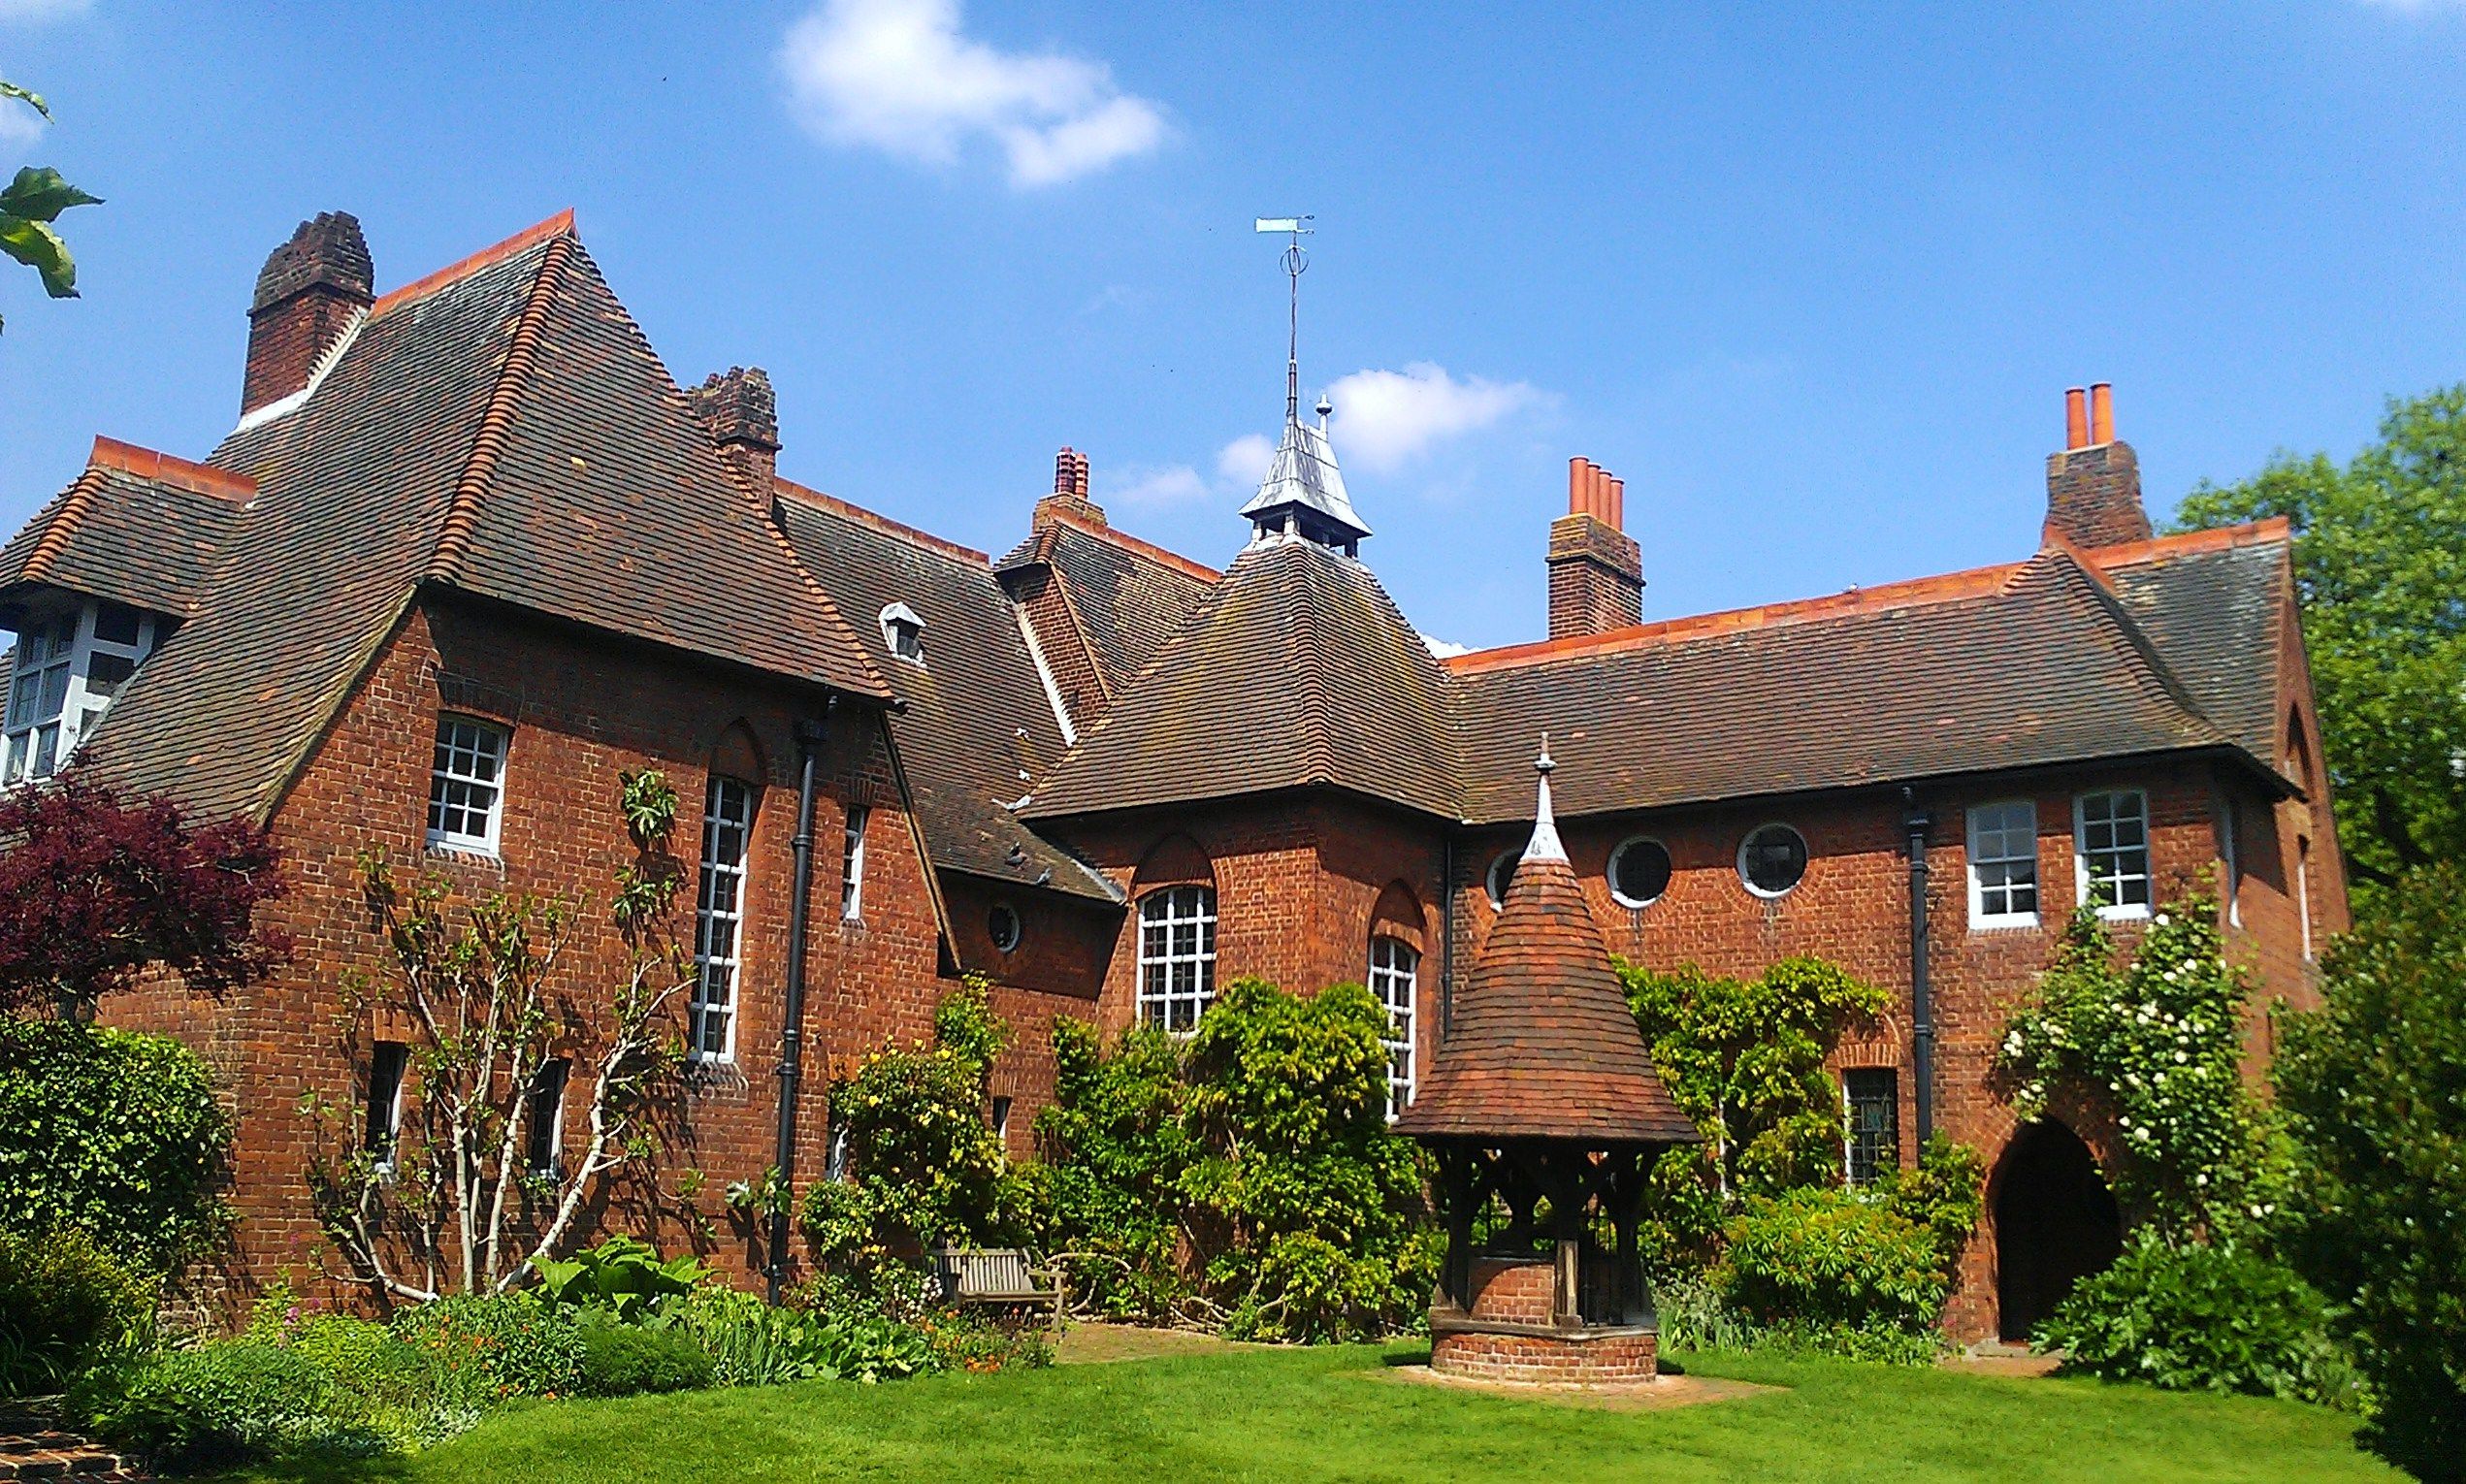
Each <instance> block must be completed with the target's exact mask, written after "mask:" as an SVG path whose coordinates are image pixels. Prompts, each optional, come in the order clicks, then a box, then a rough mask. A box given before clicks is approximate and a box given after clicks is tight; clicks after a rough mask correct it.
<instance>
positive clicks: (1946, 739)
mask: <svg viewBox="0 0 2466 1484" xmlns="http://www.w3.org/2000/svg"><path fill="white" fill-rule="evenodd" d="M1906 586H1907V587H1908V588H1909V589H1910V592H1909V594H1908V595H1907V596H1906V597H1904V599H1903V600H1899V601H1889V602H1886V601H1844V600H1839V599H1822V600H1818V602H1816V603H1811V604H1805V605H1790V606H1791V607H1792V608H1793V609H1794V610H1796V611H1791V612H1788V613H1771V614H1762V615H1759V616H1758V617H1756V618H1755V619H1753V620H1752V621H1744V620H1741V621H1737V622H1731V623H1720V622H1713V621H1711V620H1689V621H1680V622H1679V623H1676V624H1673V625H1670V626H1655V627H1654V628H1652V629H1644V630H1636V631H1633V632H1632V633H1631V634H1629V635H1624V636H1620V635H1613V636H1606V637H1605V638H1603V639H1602V640H1600V641H1596V642H1592V643H1588V644H1585V645H1581V646H1570V647H1568V648H1566V649H1563V650H1561V649H1553V648H1551V647H1549V646H1535V647H1534V649H1533V652H1532V653H1531V654H1530V656H1529V658H1528V657H1518V659H1517V660H1515V661H1512V662H1499V661H1494V660H1489V659H1488V657H1485V656H1482V655H1475V656H1469V657H1466V658H1465V659H1464V660H1463V661H1453V662H1451V663H1450V664H1449V668H1450V669H1451V670H1452V671H1453V672H1454V678H1455V679H1456V681H1457V682H1458V683H1459V684H1460V685H1461V686H1462V687H1463V688H1464V691H1465V694H1466V695H1467V697H1468V705H1467V711H1468V720H1467V727H1466V731H1467V735H1468V736H1475V737H1480V736H1512V735H1516V734H1518V733H1519V731H1521V732H1523V733H1529V732H1531V731H1532V730H1535V729H1538V728H1541V727H1546V728H1547V729H1548V730H1549V732H1550V734H1551V736H1552V737H1553V738H1554V739H1555V741H1556V743H1557V747H1558V752H1559V757H1560V758H1561V759H1562V760H1563V761H1565V762H1567V763H1568V764H1569V769H1568V772H1569V777H1570V783H1569V785H1568V787H1567V789H1566V790H1565V792H1564V795H1563V797H1562V799H1561V804H1562V806H1563V807H1564V808H1565V809H1566V811H1567V812H1568V813H1571V814H1597V813H1605V812H1609V811H1614V810H1623V809H1639V808H1651V807H1658V806H1664V805H1671V804H1681V803H1698V802H1708V801H1712V800H1718V799H1727V798H1741V797H1748V796H1753V795H1759V794H1777V793H1792V792H1799V791H1803V790H1821V789H1835V788H1851V787H1858V786H1862V785H1872V784H1879V783H1887V782H1896V781H1900V780H1906V779H1913V778H1926V777H1933V776H1946V775H1951V774H1959V773H1969V772H1980V771H1990V770H1996V769H2002V768H2019V767H2036V766H2049V765H2056V764H2060V763H2066V762H2078V761H2087V760H2091V759H2094V758H2117V757H2128V756H2135V755H2141V754H2152V753H2162V752H2172V751H2180V750H2187V749H2197V748H2209V747H2220V746H2225V745H2228V744H2229V743H2230V741H2231V740H2232V739H2231V738H2230V737H2229V735H2228V734H2227V733H2226V732H2224V731H2223V730H2222V729H2221V728H2220V727H2219V726H2217V725H2216V724H2214V723H2213V722H2212V721H2211V720H2210V719H2209V718H2208V717H2207V716H2206V715H2205V714H2203V711H2202V709H2201V707H2200V705H2199V702H2198V700H2197V699H2196V697H2195V695H2194V693H2193V691H2192V688H2191V687H2190V686H2189V685H2187V684H2186V683H2184V682H2183V681H2182V680H2180V679H2179V678H2178V677H2177V676H2176V675H2175V673H2174V669H2173V666H2172V664H2171V663H2170V662H2169V661H2170V660H2171V659H2172V655H2171V654H2170V653H2169V652H2168V651H2167V650H2166V649H2165V648H2164V647H2163V646H2162V645H2161V644H2160V643H2159V642H2158V641H2156V640H2154V639H2153V638H2152V637H2151V636H2150V635H2149V634H2146V633H2144V632H2142V631H2141V629H2140V627H2139V625H2138V624H2137V623H2136V622H2135V620H2134V617H2133V604H2132V600H2131V598H2130V597H2129V595H2128V592H2127V591H2119V590H2113V589H2110V588H2109V587H2108V585H2107V584H2106V583H2105V582H2102V581H2101V580H2100V579H2099V577H2098V576H2097V575H2094V574H2093V570H2092V568H2091V567H2089V566H2087V565H2084V564H2083V562H2082V561H2081V560H2079V559H2078V558H2077V557H2076V556H2075V555H2074V554H2072V553H2071V552H2068V551H2065V550H2063V549H2060V548H2050V549H2048V550H2046V551H2043V552H2041V553H2039V554H2038V555H2037V556H2036V557H2034V558H2032V559H2031V560H2030V561H2028V562H2027V563H2023V564H2020V565H2014V566H2009V567H2000V568H1991V569H1987V570H1986V571H1984V572H1981V573H1961V574H1955V575H1954V576H1952V577H1948V578H1941V579H1931V580H1930V581H1929V582H1928V583H1926V584H1911V585H1906ZM2272 654H2273V656H2274V650H2273V651H2272ZM1485 661H1486V662H1485ZM2273 662H2274V661H2273ZM2244 683H2245V682H2242V681H2234V682H2228V683H2226V684H2229V685H2240V684H2244ZM1468 768H1469V772H1468V778H1467V785H1466V807H1465V814H1466V817H1467V819H1468V820H1471V821H1473V822H1476V823H1482V822H1504V821H1510V820H1515V819H1519V818H1523V817H1524V814H1523V811H1524V808H1525V805H1526V802H1527V795H1526V792H1525V783H1524V778H1523V762H1522V759H1521V758H1516V757H1514V756H1513V755H1512V754H1511V753H1509V752H1507V751H1503V750H1492V749H1482V750H1476V752H1475V754H1474V756H1472V757H1471V758H1468Z"/></svg>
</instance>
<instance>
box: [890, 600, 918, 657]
mask: <svg viewBox="0 0 2466 1484" xmlns="http://www.w3.org/2000/svg"><path fill="white" fill-rule="evenodd" d="M882 647H883V648H885V649H887V650H889V651H890V652H891V653H892V657H893V658H895V659H900V660H905V661H908V662H909V663H910V664H923V663H924V662H925V620H924V619H922V618H919V617H918V616H917V611H916V610H915V609H914V608H911V607H909V606H908V605H907V604H905V603H892V605H891V606H889V607H888V608H885V609H883V610H882Z"/></svg>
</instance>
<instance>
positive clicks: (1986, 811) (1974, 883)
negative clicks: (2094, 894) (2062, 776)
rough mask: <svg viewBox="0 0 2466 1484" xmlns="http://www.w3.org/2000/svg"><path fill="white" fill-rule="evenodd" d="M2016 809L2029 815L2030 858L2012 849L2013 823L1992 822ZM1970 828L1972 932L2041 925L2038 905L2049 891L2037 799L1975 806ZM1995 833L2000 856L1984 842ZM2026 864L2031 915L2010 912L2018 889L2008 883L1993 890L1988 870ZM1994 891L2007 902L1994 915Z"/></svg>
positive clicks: (1999, 800)
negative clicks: (2042, 873)
mask: <svg viewBox="0 0 2466 1484" xmlns="http://www.w3.org/2000/svg"><path fill="white" fill-rule="evenodd" d="M2012 809H2019V810H2022V811H2025V813H2026V817H2027V820H2028V854H2027V855H2023V854H2021V853H2019V852H2017V851H2015V850H2014V849H2013V848H2012V832H2013V825H2012V824H2011V823H2009V822H1999V823H1989V817H1990V816H1993V815H1996V814H1999V813H2000V812H2002V811H2005V810H2012ZM1967 826H1968V833H1967V836H1966V840H1967V853H1968V860H1969V870H1968V877H1969V926H1970V929H1971V930H1972V931H1979V932H1993V931H1996V930H1997V929H2002V928H2015V927H2035V926H2037V925H2038V903H2039V901H2040V898H2041V895H2042V893H2043V892H2044V891H2045V890H2046V883H2045V882H2043V881H2041V880H2040V879H2039V872H2038V806H2037V802H2036V801H2035V800H2033V799H2026V798H1998V799H1991V800H1989V801H1988V802H1986V803H1983V804H1973V805H1971V806H1970V807H1969V813H1968V819H1967ZM1991 832H1992V833H1993V834H1994V835H1995V836H1996V838H1997V839H1998V840H1999V841H2000V842H2001V850H2000V853H1996V852H1995V851H1992V850H1991V849H1990V847H1989V846H1988V845H1986V844H1985V843H1984V839H1985V837H1986V836H1987V835H1988V834H1989V833H1991ZM2023 862H2027V863H2028V867H2029V883H2028V886H2029V902H2030V907H2029V910H2028V911H2027V912H2014V911H2011V910H2010V908H2009V905H2008V904H2009V903H2010V901H2011V893H2012V891H2013V889H2014V883H2012V882H2009V881H2004V882H1998V883H1996V884H1995V885H1994V886H1993V887H1990V886H1989V885H1988V883H1987V880H1986V872H1985V868H1986V867H1989V866H2012V865H2019V864H2021V863H2023ZM1990 890H1999V891H2002V892H2003V893H2004V894H2005V895H2004V900H2005V902H2006V904H2007V906H2006V909H2005V910H2004V911H2001V912H1994V911H1990V910H1989V909H1988V906H1987V893H1988V892H1989V891H1990Z"/></svg>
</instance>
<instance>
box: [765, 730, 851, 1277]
mask: <svg viewBox="0 0 2466 1484" xmlns="http://www.w3.org/2000/svg"><path fill="white" fill-rule="evenodd" d="M838 706H839V697H838V696H836V695H832V696H828V697H826V698H825V699H824V701H823V705H822V715H821V716H820V717H819V718H814V717H808V718H806V719H805V720H803V721H800V722H798V723H797V724H796V754H797V761H796V834H795V839H793V840H792V841H790V842H789V845H790V849H791V850H793V851H794V852H795V887H794V888H793V894H792V895H791V896H790V897H789V899H788V1004H787V1023H786V1025H785V1027H784V1028H783V1029H782V1030H781V1031H780V1033H779V1142H778V1144H777V1145H776V1146H775V1147H774V1148H773V1150H772V1152H771V1163H772V1164H773V1165H775V1166H776V1167H777V1168H778V1170H779V1184H778V1188H777V1191H776V1198H777V1202H778V1204H777V1205H776V1206H775V1207H774V1208H773V1209H772V1210H771V1213H770V1254H769V1262H768V1263H767V1264H766V1265H764V1267H763V1278H764V1279H765V1280H766V1284H767V1287H768V1289H769V1294H770V1302H771V1303H773V1304H777V1303H778V1302H779V1282H780V1278H781V1277H782V1276H783V1275H784V1274H783V1271H782V1270H783V1268H784V1267H785V1264H786V1261H787V1256H788V1218H789V1211H788V1207H789V1205H790V1202H789V1199H788V1197H789V1192H791V1191H793V1190H795V1188H796V1182H795V1173H796V1094H797V1092H798V1090H799V1089H800V1088H802V1086H803V1085H804V1081H805V929H806V919H807V917H808V916H809V914H808V912H807V911H806V899H807V898H808V897H810V896H812V895H813V881H814V793H815V792H816V790H817V783H816V779H817V775H818V771H819V768H820V757H821V753H822V744H823V742H824V740H825V739H826V738H827V737H828V736H829V734H830V713H831V712H833V711H835V710H837V709H838Z"/></svg>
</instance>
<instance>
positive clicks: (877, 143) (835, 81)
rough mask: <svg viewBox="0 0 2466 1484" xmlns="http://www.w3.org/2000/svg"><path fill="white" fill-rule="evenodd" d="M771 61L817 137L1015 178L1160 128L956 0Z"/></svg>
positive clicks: (838, 24) (804, 25) (894, 4)
mask: <svg viewBox="0 0 2466 1484" xmlns="http://www.w3.org/2000/svg"><path fill="white" fill-rule="evenodd" d="M18 3H24V0H0V5H5V4H18ZM780 62H781V65H782V66H783V67H784V68H785V69H786V70H787V73H788V83H789V92H790V94H791V97H792V98H793V100H794V102H795V109H796V113H797V114H798V116H799V117H801V118H802V119H803V120H804V122H805V124H806V126H807V127H808V128H810V129H812V130H813V131H814V132H815V133H817V134H819V135H821V136H822V137H823V138H824V139H827V140H830V141H832V142H833V143H837V144H846V145H870V146H872V147H874V148H877V149H882V150H886V151H888V152H889V153H891V154H894V155H897V156H899V157H900V158H902V159H910V160H917V161H920V162H922V163H925V164H928V165H948V164H951V163H953V162H954V161H956V160H957V158H958V157H959V151H960V149H961V147H962V146H963V145H967V144H969V143H971V142H974V141H977V140H988V141H990V142H992V143H993V144H995V145H999V146H1000V147H1001V150H1002V152H1003V155H1004V156H1005V158H1006V159H1007V160H1008V162H1009V165H1010V179H1011V183H1012V184H1013V185H1016V186H1022V187H1025V186H1036V185H1053V184H1055V183H1058V182H1060V181H1064V180H1070V179H1075V178H1077V177H1081V176H1085V175H1089V174H1092V173H1094V172H1096V171H1099V170H1102V169H1104V168H1105V167H1106V166H1109V165H1112V164H1114V163H1116V162H1117V161H1120V160H1125V159H1129V158H1131V157H1132V156H1134V155H1141V154H1146V153H1148V152H1150V151H1151V150H1153V149H1155V148H1157V147H1159V146H1160V145H1163V143H1164V141H1165V136H1166V133H1167V129H1166V125H1165V117H1164V110H1163V109H1162V108H1161V107H1160V106H1158V105H1157V104H1155V103H1153V102H1152V101H1150V100H1148V99H1146V98H1142V97H1139V96H1137V95H1136V94H1132V93H1125V92H1123V91H1122V90H1121V89H1120V88H1119V86H1118V85H1116V83H1115V82H1114V80H1113V69H1112V68H1110V67H1108V66H1106V65H1105V64H1104V63H1102V62H1097V61H1089V60H1087V59H1086V58H1083V57H1075V56H1064V55H1062V54H1060V53H1059V52H1050V51H1049V52H1035V53H1030V52H1018V51H1001V50H997V49H996V48H992V47H989V46H987V45H986V44H984V43H983V42H979V41H974V40H971V39H969V38H968V37H966V36H963V35H961V34H960V32H959V6H958V0H827V3H826V4H825V5H824V6H823V7H822V8H821V9H820V10H817V11H815V12H814V13H813V14H811V15H809V16H805V18H803V19H802V20H799V21H797V22H796V23H795V25H793V26H791V27H790V28H789V30H788V40H787V45H786V47H785V48H783V49H782V51H781V53H780Z"/></svg>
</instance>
